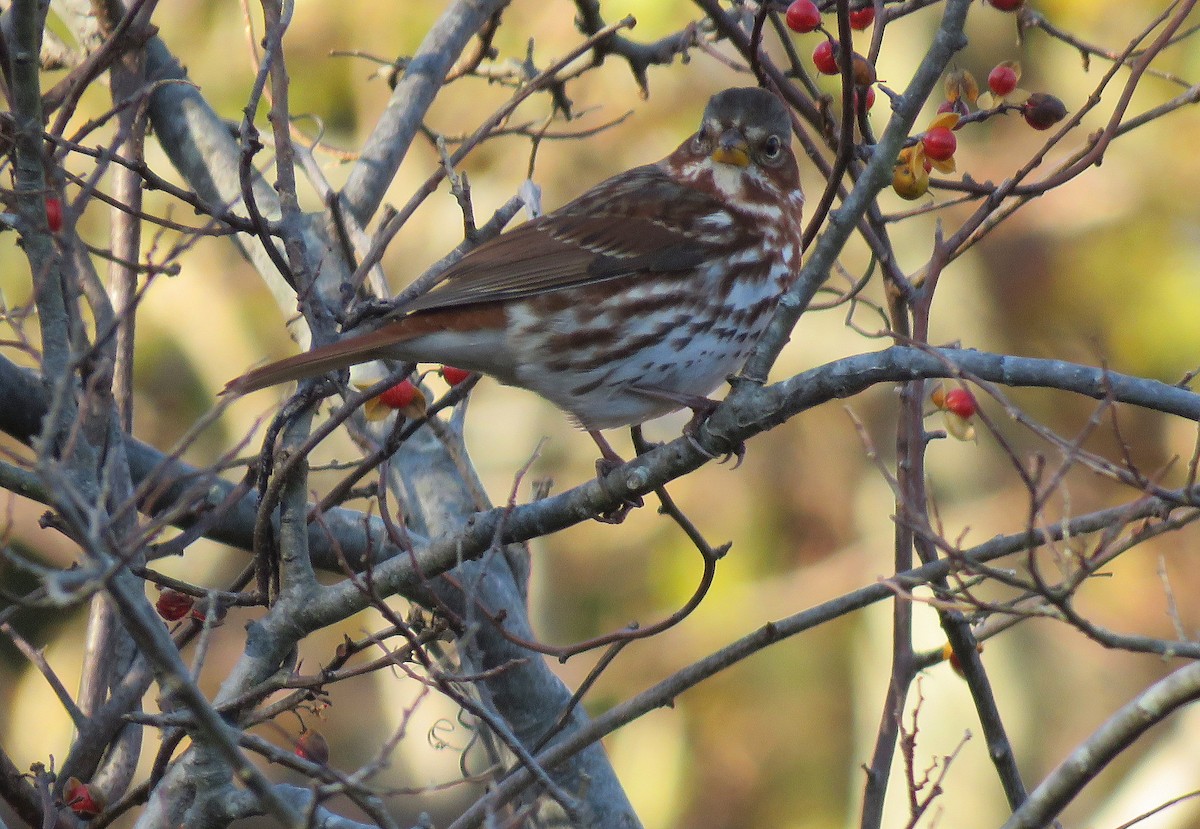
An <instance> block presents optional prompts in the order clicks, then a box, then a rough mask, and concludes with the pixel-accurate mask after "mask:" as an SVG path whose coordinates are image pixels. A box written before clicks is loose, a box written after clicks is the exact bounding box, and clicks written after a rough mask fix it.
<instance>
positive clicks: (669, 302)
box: [225, 87, 804, 468]
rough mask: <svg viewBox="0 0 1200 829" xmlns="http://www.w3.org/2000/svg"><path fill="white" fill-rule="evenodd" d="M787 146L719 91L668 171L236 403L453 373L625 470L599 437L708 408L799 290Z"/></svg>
mask: <svg viewBox="0 0 1200 829" xmlns="http://www.w3.org/2000/svg"><path fill="white" fill-rule="evenodd" d="M791 138H792V120H791V116H790V114H789V112H788V109H787V108H786V107H785V105H784V104H783V103H782V102H781V101H780V99H779V98H777V97H776V96H775V95H774V94H773V93H771V92H769V91H767V90H765V89H761V88H757V87H742V88H730V89H725V90H723V91H721V92H718V93H717V94H715V95H713V96H712V98H711V99H710V100H709V101H708V104H707V106H706V107H705V109H704V113H703V116H702V118H701V120H700V125H699V128H698V129H697V131H696V132H695V133H694V134H693V135H692V136H690V137H689V138H688V139H687V140H685V141H684V142H683V143H682V144H680V145H679V147H678V148H677V149H676V150H675V151H674V152H672V153H671V154H670V155H668V156H667V157H666V158H664V159H662V160H661V161H658V162H656V163H653V164H647V165H644V166H639V167H635V168H633V169H630V170H627V171H625V172H622V173H619V174H617V175H615V176H613V177H612V178H609V179H607V180H605V181H603V182H601V183H599V184H597V185H595V186H594V187H592V188H591V189H589V190H587V191H586V192H584V193H583V194H582V195H580V196H579V197H577V198H576V199H574V200H573V201H570V202H568V203H567V204H565V205H563V206H562V207H560V208H558V209H557V210H554V211H551V212H549V213H546V214H543V215H541V216H539V217H537V218H534V219H531V220H529V221H527V222H525V223H523V224H521V225H519V226H517V227H516V228H514V229H512V230H509V231H507V232H505V233H502V234H500V235H499V236H496V237H495V238H493V239H491V240H490V241H487V242H485V243H483V244H481V245H479V246H478V247H476V248H474V249H472V250H471V251H470V252H469V253H467V254H466V255H465V256H463V257H462V258H461V259H460V260H458V262H456V263H455V264H453V265H452V266H450V267H449V268H448V269H447V270H446V271H445V272H444V274H443V275H442V277H441V279H440V281H438V282H437V284H435V285H434V286H433V287H432V288H431V289H430V290H429V291H427V292H426V293H424V294H422V295H420V296H418V297H416V298H415V299H413V300H412V301H411V302H408V303H407V304H405V305H403V306H402V307H400V308H398V309H396V310H395V313H394V314H392V315H389V318H387V319H386V320H385V321H384V322H383V323H382V324H378V325H377V327H374V328H373V329H371V330H368V331H366V332H364V333H350V334H349V335H348V336H345V337H344V338H343V339H341V340H338V341H336V342H333V343H331V344H328V345H323V346H320V347H317V348H314V349H312V350H310V351H308V352H305V353H302V354H298V355H296V356H293V357H288V358H286V359H283V360H279V361H278V362H274V363H270V364H268V365H265V366H262V367H260V368H255V369H253V370H251V371H249V372H247V373H246V374H243V375H242V376H240V377H238V378H236V379H234V380H232V381H230V383H229V384H228V385H227V387H226V389H225V392H226V393H233V394H244V393H248V392H251V391H255V390H258V389H261V388H265V387H267V386H272V385H276V384H278V383H283V382H287V381H290V380H297V379H301V378H306V377H313V376H317V375H321V374H326V373H328V372H331V371H334V370H341V369H344V368H346V367H348V366H351V365H354V364H357V363H362V362H366V361H369V360H374V359H380V358H391V359H395V360H398V361H403V362H406V363H443V364H446V365H452V366H456V367H459V368H462V369H466V370H469V371H475V372H480V373H482V374H486V375H490V376H491V377H493V378H495V379H496V380H498V381H499V382H501V383H504V384H507V385H510V386H517V387H520V388H524V389H527V390H530V391H533V392H535V393H537V394H539V395H541V396H542V397H544V398H546V399H547V400H549V401H550V402H552V403H554V404H555V405H556V406H558V407H559V408H560V409H562V410H563V411H565V412H566V413H567V414H568V415H569V416H570V418H571V420H572V421H573V422H574V423H575V424H576V425H578V426H579V427H581V428H583V429H585V430H586V431H587V432H588V433H589V434H590V435H591V436H592V437H593V439H595V440H596V443H597V445H598V446H599V448H600V451H601V454H602V456H603V457H602V461H608V462H611V463H613V464H618V465H619V463H620V462H621V458H620V456H619V455H617V454H616V453H615V451H614V450H613V449H612V447H611V446H610V445H609V444H608V442H607V440H606V439H605V438H604V437H603V436H602V435H601V431H602V430H606V429H613V428H617V427H625V426H637V425H640V424H642V423H644V422H645V421H648V420H651V419H654V418H656V417H659V416H662V415H665V414H668V413H671V412H674V411H678V410H681V409H685V408H690V409H692V410H693V411H694V412H695V414H696V417H697V418H701V417H703V416H705V415H706V414H707V413H709V412H711V410H712V408H713V407H714V406H715V405H716V404H715V403H714V402H713V401H711V400H709V399H708V395H709V394H711V393H712V392H713V391H714V390H715V389H716V388H717V387H718V386H719V385H720V384H721V383H722V382H724V381H725V380H727V379H728V378H729V377H730V376H731V375H733V374H734V373H736V372H737V371H738V370H740V369H741V367H742V365H743V364H744V363H745V361H746V359H747V358H748V357H749V355H750V353H751V351H752V350H753V348H754V346H755V344H756V342H757V341H758V339H759V338H760V336H761V335H762V334H763V332H764V331H765V329H766V327H767V324H768V323H769V321H770V318H771V315H772V312H773V310H774V308H775V306H776V304H777V303H778V301H779V298H780V297H781V296H782V295H783V294H784V293H785V292H786V291H787V290H788V288H789V287H790V286H791V285H792V283H793V282H794V280H795V278H796V275H797V273H798V272H799V268H800V260H801V255H802V242H801V239H802V227H801V213H802V209H803V205H804V195H803V193H802V191H801V186H800V174H799V167H798V164H797V161H796V157H795V155H794V153H793V152H792V148H791ZM694 419H695V418H694ZM599 463H600V462H598V468H599Z"/></svg>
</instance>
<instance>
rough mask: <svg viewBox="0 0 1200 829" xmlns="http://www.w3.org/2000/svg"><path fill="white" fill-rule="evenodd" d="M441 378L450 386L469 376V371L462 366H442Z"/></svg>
mask: <svg viewBox="0 0 1200 829" xmlns="http://www.w3.org/2000/svg"><path fill="white" fill-rule="evenodd" d="M441 375H442V379H443V380H445V381H446V382H447V383H449V384H450V385H451V386H457V385H458V384H459V383H461V382H462V381H463V380H466V379H467V378H468V377H470V376H471V372H469V371H467V370H466V369H464V368H455V367H454V366H442V371H441Z"/></svg>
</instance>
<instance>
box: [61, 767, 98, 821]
mask: <svg viewBox="0 0 1200 829" xmlns="http://www.w3.org/2000/svg"><path fill="white" fill-rule="evenodd" d="M63 801H64V802H65V803H66V804H67V808H68V809H70V810H71V811H72V812H74V813H75V815H76V816H77V817H81V818H83V819H84V820H91V819H92V818H94V817H96V815H98V814H100V813H101V812H102V811H104V796H103V795H102V794H101V793H100V792H99V791H98V790H97V789H96V787H95V786H92V785H91V784H88V783H84V782H83V781H81V780H79V779H78V778H76V777H69V778H67V785H66V786H65V787H63Z"/></svg>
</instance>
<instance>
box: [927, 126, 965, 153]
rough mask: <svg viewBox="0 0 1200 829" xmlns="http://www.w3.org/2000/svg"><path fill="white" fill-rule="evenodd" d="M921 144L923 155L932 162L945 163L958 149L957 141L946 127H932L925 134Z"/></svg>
mask: <svg viewBox="0 0 1200 829" xmlns="http://www.w3.org/2000/svg"><path fill="white" fill-rule="evenodd" d="M921 143H922V144H924V145H925V155H927V156H929V157H930V158H932V159H933V160H934V161H945V160H946V159H948V158H950V157H951V156H953V155H954V151H955V150H956V149H958V139H957V138H955V137H954V133H953V132H952V131H951V130H949V129H947V128H946V127H934V128H933V129H931V130H930V131H929V132H927V133H925V135H924V136H923V137H922V138H921Z"/></svg>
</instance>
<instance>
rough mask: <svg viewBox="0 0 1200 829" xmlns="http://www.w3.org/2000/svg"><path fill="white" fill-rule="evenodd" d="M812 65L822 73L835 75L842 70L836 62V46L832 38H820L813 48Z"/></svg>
mask: <svg viewBox="0 0 1200 829" xmlns="http://www.w3.org/2000/svg"><path fill="white" fill-rule="evenodd" d="M812 58H813V65H814V66H816V67H817V71H818V72H820V73H821V74H822V75H836V74H837V73H838V72H840V71H842V70H840V69H839V68H838V64H837V46H836V45H835V44H834V42H833V41H832V40H822V41H821V42H820V43H818V44H817V48H816V49H813V55H812Z"/></svg>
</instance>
